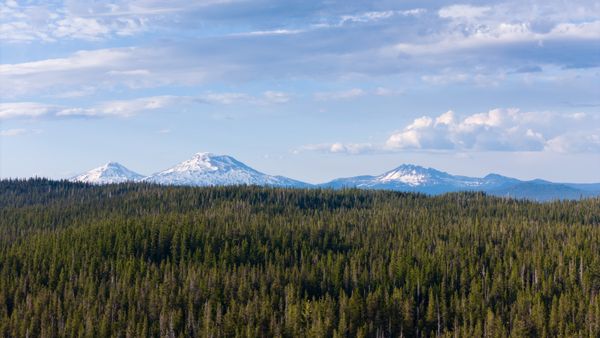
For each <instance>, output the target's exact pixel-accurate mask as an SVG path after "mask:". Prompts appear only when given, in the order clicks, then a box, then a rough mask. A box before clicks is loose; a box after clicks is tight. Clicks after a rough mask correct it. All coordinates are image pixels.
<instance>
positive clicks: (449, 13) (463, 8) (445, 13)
mask: <svg viewBox="0 0 600 338" xmlns="http://www.w3.org/2000/svg"><path fill="white" fill-rule="evenodd" d="M489 10H490V7H486V6H471V5H451V6H447V7H442V8H441V9H440V10H439V11H438V15H439V16H440V18H451V19H474V18H477V17H480V16H482V15H484V14H485V13H486V12H488V11H489Z"/></svg>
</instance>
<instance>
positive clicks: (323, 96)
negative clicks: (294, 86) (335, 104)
mask: <svg viewBox="0 0 600 338" xmlns="http://www.w3.org/2000/svg"><path fill="white" fill-rule="evenodd" d="M366 94H367V92H366V91H365V90H363V89H361V88H352V89H348V90H341V91H331V92H318V93H315V99H317V100H320V101H326V100H347V99H353V98H357V97H360V96H364V95H366Z"/></svg>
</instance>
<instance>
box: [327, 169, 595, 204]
mask: <svg viewBox="0 0 600 338" xmlns="http://www.w3.org/2000/svg"><path fill="white" fill-rule="evenodd" d="M321 186H322V187H327V188H336V189H337V188H360V189H384V190H397V191H415V192H422V193H426V194H433V195H435V194H443V193H447V192H454V191H483V192H486V193H489V194H491V195H497V196H510V197H517V198H528V199H534V200H542V201H543V200H552V199H577V198H581V197H589V196H595V195H596V196H597V195H599V194H600V190H597V191H595V190H594V188H596V185H592V184H589V185H582V186H585V187H587V188H588V189H587V190H584V189H578V187H577V185H567V184H559V183H552V182H548V181H543V180H533V181H520V180H518V179H515V178H510V177H506V176H501V175H498V174H489V175H487V176H485V177H483V178H478V177H467V176H458V175H451V174H448V173H445V172H442V171H439V170H436V169H433V168H424V167H420V166H416V165H411V164H404V165H401V166H399V167H398V168H396V169H393V170H390V171H388V172H385V173H383V174H381V175H378V176H356V177H349V178H340V179H336V180H333V181H331V182H328V183H324V184H321Z"/></svg>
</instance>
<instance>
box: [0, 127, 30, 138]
mask: <svg viewBox="0 0 600 338" xmlns="http://www.w3.org/2000/svg"><path fill="white" fill-rule="evenodd" d="M23 134H27V129H21V128H14V129H3V130H0V136H2V137H11V136H19V135H23Z"/></svg>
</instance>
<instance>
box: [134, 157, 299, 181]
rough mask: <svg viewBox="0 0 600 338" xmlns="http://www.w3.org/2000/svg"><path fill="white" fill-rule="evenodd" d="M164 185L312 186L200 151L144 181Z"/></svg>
mask: <svg viewBox="0 0 600 338" xmlns="http://www.w3.org/2000/svg"><path fill="white" fill-rule="evenodd" d="M143 181H145V182H150V183H157V184H164V185H191V186H216V185H265V186H285V187H307V186H309V184H307V183H303V182H300V181H296V180H292V179H289V178H286V177H282V176H271V175H267V174H264V173H261V172H259V171H257V170H255V169H252V168H250V167H249V166H247V165H245V164H244V163H242V162H240V161H238V160H236V159H235V158H233V157H231V156H227V155H215V154H212V153H206V152H200V153H196V154H194V156H192V158H190V159H188V160H185V161H183V162H181V163H179V164H177V165H175V166H174V167H172V168H169V169H166V170H163V171H161V172H158V173H155V174H153V175H150V176H148V177H146V178H144V179H143Z"/></svg>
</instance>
